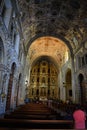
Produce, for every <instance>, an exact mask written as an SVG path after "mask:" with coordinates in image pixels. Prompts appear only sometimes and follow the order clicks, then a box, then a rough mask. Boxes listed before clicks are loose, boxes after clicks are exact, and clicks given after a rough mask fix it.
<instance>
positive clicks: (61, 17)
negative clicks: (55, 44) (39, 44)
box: [18, 0, 87, 54]
mask: <svg viewBox="0 0 87 130" xmlns="http://www.w3.org/2000/svg"><path fill="white" fill-rule="evenodd" d="M18 4H19V10H20V14H21V21H22V30H23V36H24V41H25V43H24V44H25V48H26V51H27V52H28V50H29V47H30V45H31V43H32V42H33V41H34V40H36V39H37V38H40V37H42V36H44V37H45V36H52V37H55V38H58V39H61V40H62V41H64V42H65V44H66V45H67V46H68V48H69V49H70V51H71V53H72V54H73V53H74V52H75V51H76V49H78V47H79V46H81V44H82V41H83V40H84V39H86V37H87V2H86V0H18Z"/></svg>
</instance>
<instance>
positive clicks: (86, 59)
mask: <svg viewBox="0 0 87 130" xmlns="http://www.w3.org/2000/svg"><path fill="white" fill-rule="evenodd" d="M85 63H86V64H87V54H86V55H85Z"/></svg>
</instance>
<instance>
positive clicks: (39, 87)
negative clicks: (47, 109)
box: [29, 60, 58, 100]
mask: <svg viewBox="0 0 87 130" xmlns="http://www.w3.org/2000/svg"><path fill="white" fill-rule="evenodd" d="M29 98H30V99H36V98H38V99H39V100H47V99H50V98H52V99H55V98H58V74H57V69H56V67H55V65H54V64H53V63H51V62H49V61H46V60H42V61H39V62H38V63H37V64H35V65H34V66H33V67H32V69H31V73H30V86H29Z"/></svg>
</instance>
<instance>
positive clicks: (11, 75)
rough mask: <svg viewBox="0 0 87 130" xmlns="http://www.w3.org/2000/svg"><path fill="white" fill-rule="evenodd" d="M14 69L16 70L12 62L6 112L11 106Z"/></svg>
mask: <svg viewBox="0 0 87 130" xmlns="http://www.w3.org/2000/svg"><path fill="white" fill-rule="evenodd" d="M15 69H16V64H15V62H14V63H13V64H12V66H11V73H10V77H9V83H8V92H7V101H6V111H7V110H9V109H10V105H11V95H12V85H13V78H14V73H15Z"/></svg>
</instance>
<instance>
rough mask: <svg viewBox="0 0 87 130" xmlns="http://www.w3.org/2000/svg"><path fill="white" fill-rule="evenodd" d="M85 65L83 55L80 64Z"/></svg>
mask: <svg viewBox="0 0 87 130" xmlns="http://www.w3.org/2000/svg"><path fill="white" fill-rule="evenodd" d="M84 65H85V61H84V56H83V57H82V66H84Z"/></svg>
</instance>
